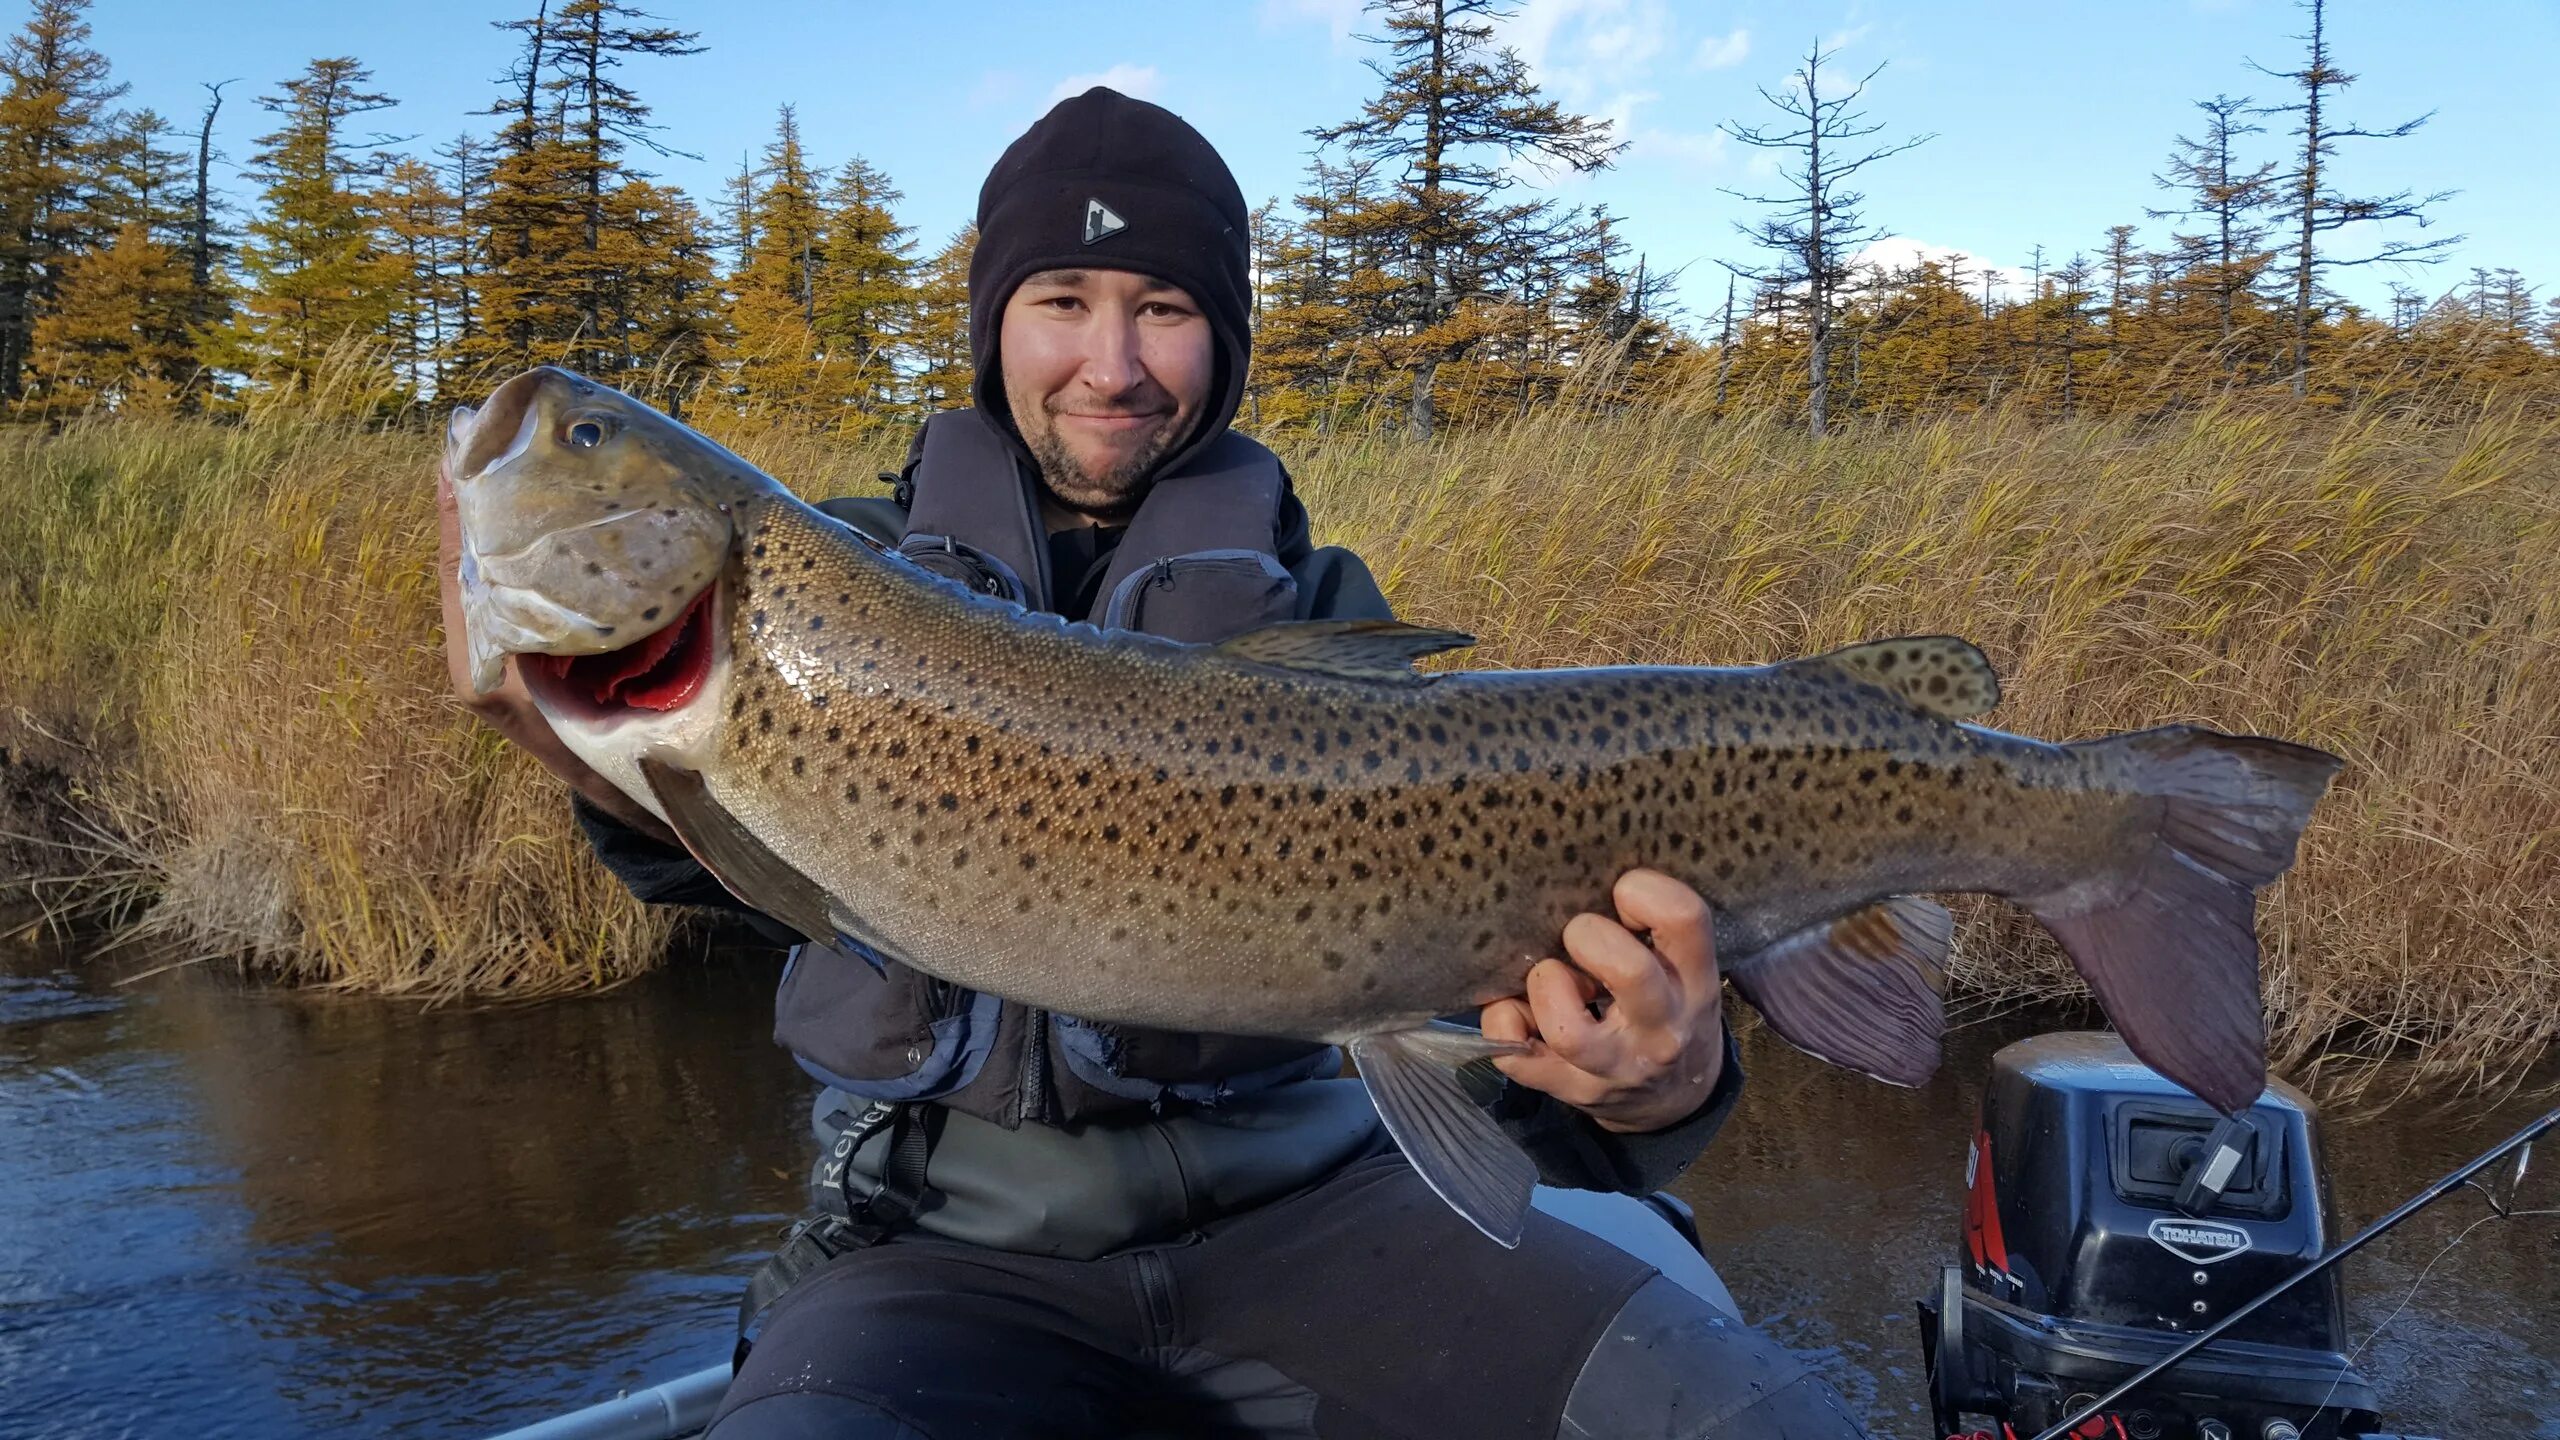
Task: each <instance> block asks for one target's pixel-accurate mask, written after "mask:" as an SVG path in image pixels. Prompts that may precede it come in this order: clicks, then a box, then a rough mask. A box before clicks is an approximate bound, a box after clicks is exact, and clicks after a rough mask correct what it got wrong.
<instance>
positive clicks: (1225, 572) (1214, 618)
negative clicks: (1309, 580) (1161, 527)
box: [1102, 550, 1298, 645]
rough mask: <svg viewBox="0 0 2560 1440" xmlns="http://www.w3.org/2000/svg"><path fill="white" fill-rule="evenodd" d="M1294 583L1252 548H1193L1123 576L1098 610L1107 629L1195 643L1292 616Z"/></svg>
mask: <svg viewBox="0 0 2560 1440" xmlns="http://www.w3.org/2000/svg"><path fill="white" fill-rule="evenodd" d="M1297 613H1298V582H1297V581H1296V580H1295V579H1294V578H1292V577H1291V576H1290V574H1289V572H1288V570H1286V569H1285V568H1283V567H1282V566H1281V564H1280V562H1279V561H1278V560H1277V559H1275V558H1273V557H1272V556H1270V555H1267V554H1265V553H1263V552H1262V551H1259V550H1196V551H1193V552H1191V553H1190V554H1187V555H1170V556H1167V557H1165V558H1164V559H1162V560H1158V561H1156V562H1155V563H1154V564H1152V565H1149V566H1148V567H1146V568H1145V569H1143V570H1136V571H1132V572H1130V573H1129V575H1128V576H1127V577H1125V578H1124V579H1122V580H1121V582H1120V583H1119V584H1118V585H1117V586H1115V587H1114V588H1113V589H1112V592H1111V599H1110V603H1109V604H1107V605H1105V606H1104V607H1103V613H1102V626H1103V628H1104V629H1106V630H1144V631H1145V632H1147V633H1148V634H1150V635H1160V636H1163V637H1164V638H1165V639H1167V640H1181V641H1186V642H1189V643H1191V644H1195V645H1206V644H1214V643H1215V642H1217V641H1220V640H1225V639H1229V638H1231V637H1233V636H1237V635H1241V634H1243V633H1244V632H1245V631H1247V630H1254V629H1259V628H1260V627H1262V626H1264V625H1276V624H1278V623H1279V622H1281V621H1283V620H1289V619H1293V618H1295V617H1296V615H1297Z"/></svg>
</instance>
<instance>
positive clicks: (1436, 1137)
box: [1350, 1025, 1538, 1249]
mask: <svg viewBox="0 0 2560 1440" xmlns="http://www.w3.org/2000/svg"><path fill="white" fill-rule="evenodd" d="M1350 1048H1351V1059H1352V1063H1354V1064H1356V1065H1358V1066H1359V1067H1360V1078H1361V1079H1362V1080H1363V1081H1365V1082H1367V1084H1368V1086H1369V1099H1370V1101H1371V1103H1373V1104H1375V1105H1376V1106H1377V1107H1378V1118H1379V1119H1381V1120H1384V1121H1385V1122H1386V1124H1387V1133H1388V1134H1389V1135H1391V1136H1393V1137H1395V1142H1396V1144H1397V1145H1398V1146H1399V1147H1401V1148H1402V1149H1403V1150H1404V1155H1405V1159H1407V1160H1409V1161H1411V1162H1412V1163H1413V1169H1414V1173H1415V1174H1418V1175H1420V1176H1421V1177H1422V1183H1424V1184H1425V1185H1428V1186H1430V1187H1431V1193H1432V1194H1434V1195H1437V1196H1439V1197H1440V1198H1441V1199H1442V1200H1445V1201H1447V1202H1448V1203H1449V1208H1450V1209H1452V1210H1455V1211H1457V1212H1458V1213H1459V1214H1461V1215H1463V1216H1465V1217H1466V1218H1467V1220H1468V1222H1469V1223H1471V1224H1473V1225H1474V1226H1475V1227H1476V1228H1477V1229H1479V1230H1481V1231H1483V1232H1484V1233H1485V1234H1487V1235H1489V1236H1491V1237H1492V1238H1493V1240H1494V1242H1495V1243H1496V1244H1499V1245H1501V1246H1502V1247H1503V1248H1504V1249H1512V1248H1515V1247H1517V1246H1518V1245H1519V1243H1520V1234H1521V1230H1522V1228H1523V1227H1524V1226H1526V1225H1527V1223H1528V1218H1529V1192H1530V1191H1531V1190H1533V1189H1535V1188H1536V1187H1537V1183H1538V1167H1537V1166H1536V1165H1535V1164H1533V1163H1531V1162H1530V1159H1529V1156H1528V1155H1527V1153H1526V1152H1524V1151H1522V1150H1521V1148H1520V1147H1519V1145H1518V1144H1516V1143H1514V1142H1513V1140H1512V1139H1511V1137H1510V1136H1508V1135H1505V1134H1503V1133H1502V1127H1501V1126H1499V1125H1496V1124H1495V1123H1494V1122H1493V1116H1492V1115H1490V1114H1488V1113H1487V1112H1486V1111H1485V1108H1484V1107H1483V1106H1481V1105H1479V1104H1477V1103H1476V1102H1475V1100H1474V1099H1472V1098H1470V1097H1469V1095H1468V1094H1467V1089H1466V1086H1465V1085H1464V1084H1463V1083H1461V1081H1460V1080H1459V1078H1458V1072H1459V1070H1460V1069H1461V1068H1463V1067H1464V1066H1466V1065H1467V1064H1468V1063H1469V1062H1470V1061H1475V1060H1482V1059H1486V1058H1489V1057H1491V1056H1495V1055H1518V1054H1525V1053H1526V1052H1527V1051H1528V1048H1529V1047H1528V1046H1526V1045H1524V1044H1521V1043H1520V1042H1518V1041H1514V1040H1488V1039H1486V1038H1485V1037H1484V1036H1482V1035H1480V1034H1478V1033H1477V1032H1475V1031H1473V1030H1469V1029H1466V1028H1464V1027H1461V1026H1456V1025H1426V1026H1421V1027H1418V1028H1416V1029H1412V1030H1390V1031H1386V1032H1384V1033H1382V1034H1377V1035H1363V1036H1361V1037H1359V1038H1358V1039H1356V1040H1353V1041H1352V1042H1351V1047H1350Z"/></svg>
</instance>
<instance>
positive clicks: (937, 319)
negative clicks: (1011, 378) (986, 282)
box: [907, 225, 978, 414]
mask: <svg viewBox="0 0 2560 1440" xmlns="http://www.w3.org/2000/svg"><path fill="white" fill-rule="evenodd" d="M977 248H978V229H977V227H976V226H974V225H970V226H964V227H962V228H961V230H960V232H959V233H958V234H956V235H954V236H952V237H951V239H950V242H949V243H947V244H945V245H944V246H943V247H942V248H941V249H940V250H937V251H935V252H934V253H933V255H932V257H931V258H929V259H927V260H926V261H925V262H924V264H923V265H921V266H919V267H918V268H917V272H916V275H917V279H916V291H915V313H914V317H913V319H912V320H911V321H910V322H909V323H910V327H911V328H910V329H909V331H908V352H909V357H910V359H911V361H912V363H913V365H914V367H915V368H914V372H913V373H912V374H911V375H909V376H908V378H907V391H908V394H909V396H910V397H911V398H912V400H913V401H914V403H915V406H916V409H917V411H918V412H919V413H922V414H931V413H932V412H934V411H936V410H947V409H950V408H952V407H953V406H958V405H966V404H968V403H969V387H970V386H971V385H973V384H975V383H976V380H977V359H976V356H975V355H974V354H973V353H972V352H971V350H970V349H969V257H970V256H971V255H973V254H975V253H976V251H977Z"/></svg>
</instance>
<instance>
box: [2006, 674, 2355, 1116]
mask: <svg viewBox="0 0 2560 1440" xmlns="http://www.w3.org/2000/svg"><path fill="white" fill-rule="evenodd" d="M2071 748H2073V749H2090V750H2099V749H2113V750H2121V751H2125V752H2129V755H2128V758H2130V759H2131V760H2132V762H2133V767H2134V773H2133V777H2132V780H2131V784H2130V788H2132V789H2133V790H2134V791H2136V792H2137V793H2141V794H2147V795H2151V796H2153V797H2156V798H2157V800H2158V801H2159V803H2160V805H2161V813H2160V829H2159V837H2158V840H2157V842H2156V843H2155V844H2153V845H2152V846H2151V847H2150V849H2149V850H2148V851H2147V852H2146V853H2144V854H2142V855H2139V856H2136V857H2134V858H2133V860H2132V862H2131V863H2130V864H2129V865H2128V866H2127V867H2126V868H2125V869H2123V870H2120V871H2117V872H2115V873H2113V874H2108V875H2100V876H2097V877H2094V878H2093V879H2091V880H2088V881H2084V882H2082V883H2080V884H2077V885H2073V886H2071V887H2069V888H2068V889H2065V890H2062V891H2058V892H2056V893H2054V894H2051V895H2039V896H2034V897H2031V898H2029V899H2028V900H2027V901H2026V905H2027V908H2028V909H2030V910H2032V911H2034V912H2035V916H2036V918H2037V919H2038V920H2041V921H2043V922H2044V925H2045V928H2046V929H2048V930H2051V931H2052V932H2053V933H2054V937H2055V938H2056V939H2058V940H2060V941H2061V942H2062V946H2063V948H2064V949H2065V950H2068V951H2069V952H2071V959H2072V963H2073V964H2074V965H2076V966H2077V967H2078V968H2079V971H2080V974H2081V976H2082V978H2084V979H2086V980H2087V981H2088V982H2089V988H2090V989H2091V990H2094V991H2096V992H2097V996H2098V1003H2099V1004H2101V1005H2103V1006H2105V1007H2106V1011H2107V1018H2108V1019H2110V1020H2112V1021H2113V1022H2115V1027H2116V1030H2117V1032H2118V1033H2119V1034H2121V1035H2123V1036H2124V1042H2125V1044H2126V1045H2127V1046H2129V1047H2131V1048H2132V1050H2133V1053H2134V1054H2135V1055H2137V1056H2139V1057H2141V1059H2142V1062H2143V1063H2144V1064H2146V1065H2149V1066H2150V1067H2151V1068H2152V1069H2154V1070H2157V1071H2159V1072H2160V1073H2161V1074H2163V1075H2166V1076H2168V1077H2169V1078H2170V1079H2172V1080H2174V1081H2176V1082H2178V1083H2179V1084H2181V1085H2183V1086H2185V1087H2187V1088H2188V1089H2189V1090H2192V1091H2194V1092H2195V1093H2196V1094H2197V1095H2199V1096H2201V1097H2202V1098H2203V1099H2204V1100H2206V1101H2207V1102H2208V1103H2210V1104H2212V1105H2213V1106H2215V1107H2216V1108H2217V1109H2220V1110H2221V1111H2222V1112H2223V1113H2225V1114H2228V1115H2236V1114H2238V1113H2239V1112H2240V1111H2242V1110H2243V1109H2246V1108H2247V1107H2248V1106H2250V1105H2252V1104H2254V1103H2256V1101H2257V1099H2258V1096H2259V1094H2260V1093H2261V1092H2263V1091H2264V1090H2265V1089H2266V1085H2267V1061H2266V1015H2265V1010H2264V1007H2263V1005H2262V1004H2261V1002H2260V999H2259V995H2258V934H2257V893H2256V892H2257V887H2258V886H2261V885H2264V884H2266V883H2267V882H2268V881H2270V880H2273V879H2275V878H2276V877H2277V876H2278V875H2281V874H2283V873H2284V872H2285V870H2286V868H2287V867H2289V866H2291V865H2292V864H2293V858H2294V849H2295V846H2296V844H2297V842H2299V841H2300V839H2301V837H2302V827H2303V826H2304V825H2305V824H2306V823H2308V822H2309V821H2310V819H2311V807H2312V805H2313V804H2314V803H2316V802H2317V801H2318V800H2319V798H2320V794H2321V792H2322V791H2323V790H2324V789H2326V788H2327V786H2328V784H2329V778H2330V777H2331V776H2333V775H2335V774H2337V773H2338V770H2339V767H2340V766H2342V765H2343V764H2344V763H2345V762H2344V761H2342V760H2340V759H2339V758H2338V757H2337V756H2335V755H2331V754H2329V753H2328V752H2326V751H2323V750H2314V749H2311V748H2310V747H2308V746H2304V745H2292V744H2287V743H2286V742H2284V741H2282V740H2268V739H2263V738H2261V737H2258V736H2253V735H2224V734H2220V733H2217V732H2215V731H2212V730H2206V729H2202V728H2199V727H2196V726H2191V725H2172V726H2168V727H2165V728H2162V729H2158V730H2145V731H2142V732H2140V733H2138V734H2133V735H2118V736H2113V737H2111V738H2109V739H2105V740H2088V741H2082V742H2081V743H2080V744H2079V745H2075V746H2072V747H2071Z"/></svg>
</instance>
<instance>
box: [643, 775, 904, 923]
mask: <svg viewBox="0 0 2560 1440" xmlns="http://www.w3.org/2000/svg"><path fill="white" fill-rule="evenodd" d="M640 775H641V778H643V779H645V780H647V781H648V782H649V791H650V793H651V794H653V795H655V796H656V797H657V799H658V808H659V809H660V810H662V811H664V812H665V813H666V817H667V823H668V824H669V825H671V826H673V827H674V828H675V832H676V838H677V839H679V840H682V841H683V842H684V848H685V849H687V850H690V851H692V852H693V858H694V859H696V860H699V861H701V862H702V868H703V869H705V870H708V871H710V872H711V878H712V879H714V880H717V881H719V882H720V884H721V886H722V887H723V888H725V889H726V890H727V891H728V892H729V893H730V894H732V895H735V896H737V897H738V898H739V899H740V900H743V901H745V902H746V903H747V904H749V905H752V906H754V907H755V908H756V909H758V910H761V911H763V912H764V913H765V914H767V915H770V916H772V917H773V918H774V919H776V920H779V921H781V922H782V923H783V924H785V925H788V926H790V927H791V928H792V929H794V930H797V931H799V932H800V933H801V934H802V935H804V936H807V937H808V938H809V940H810V941H811V942H812V943H815V944H819V945H827V946H830V947H832V948H835V949H839V950H851V951H852V952H853V953H855V954H857V955H859V956H860V957H861V958H862V960H863V962H864V963H865V964H868V965H869V966H870V967H871V968H872V969H874V970H879V969H880V968H881V960H880V959H879V956H878V954H877V953H876V952H877V951H878V949H879V944H878V941H877V940H876V939H874V938H873V936H872V935H871V934H870V933H869V932H868V930H867V929H866V927H864V926H863V925H862V923H861V922H860V921H858V920H856V919H855V918H854V917H853V916H852V915H850V914H848V913H847V912H846V910H845V908H844V907H843V906H842V905H840V904H838V903H837V902H836V900H835V897H833V896H831V895H829V894H828V893H827V892H826V890H825V889H824V888H823V887H821V886H820V885H819V884H818V882H817V881H815V880H812V879H810V878H809V877H808V876H806V875H803V874H801V873H800V872H799V871H797V870H795V869H793V868H791V866H790V864H789V863H788V862H786V861H784V860H783V858H782V857H781V856H779V855H776V854H774V853H773V852H772V851H771V850H769V849H767V848H765V843H764V842H763V841H761V840H758V839H757V838H756V837H755V836H754V835H752V834H749V833H748V831H747V827H746V826H744V825H741V824H739V823H738V817H736V816H735V815H732V814H730V813H729V812H728V810H727V809H725V808H723V807H722V805H721V804H720V802H719V801H717V800H714V799H712V798H711V790H710V787H708V786H706V785H705V784H703V781H702V776H701V775H700V774H699V773H697V772H695V771H692V770H687V769H684V768H682V767H681V766H676V765H670V764H668V763H667V762H666V761H664V760H660V759H658V758H656V757H655V756H645V755H644V756H642V757H641V759H640ZM847 938H850V939H853V940H855V941H858V942H860V943H859V944H856V945H853V946H845V945H843V944H841V943H840V942H841V941H843V940H845V939H847Z"/></svg>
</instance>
